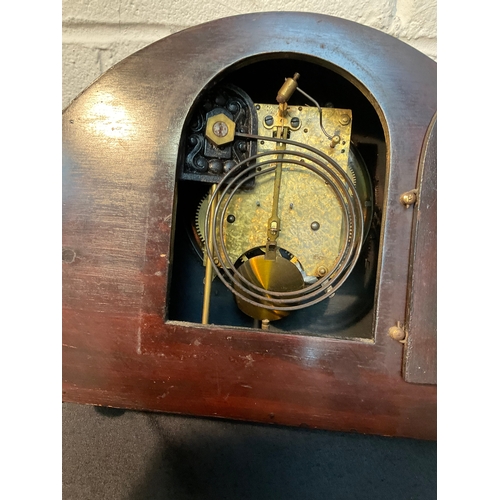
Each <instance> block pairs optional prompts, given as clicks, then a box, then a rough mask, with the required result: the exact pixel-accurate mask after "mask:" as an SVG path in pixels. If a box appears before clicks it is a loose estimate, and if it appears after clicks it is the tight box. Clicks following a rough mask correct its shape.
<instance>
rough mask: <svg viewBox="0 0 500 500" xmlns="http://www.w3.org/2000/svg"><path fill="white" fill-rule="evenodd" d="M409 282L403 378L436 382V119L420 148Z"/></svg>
mask: <svg viewBox="0 0 500 500" xmlns="http://www.w3.org/2000/svg"><path fill="white" fill-rule="evenodd" d="M418 192H419V198H418V202H417V205H416V207H415V220H414V231H413V244H412V251H411V256H410V279H409V282H408V293H409V300H408V313H407V324H406V328H407V341H406V345H405V363H404V378H405V380H406V381H407V382H413V383H418V384H436V383H437V281H436V277H437V119H436V117H434V118H433V120H432V123H431V125H430V126H429V133H428V136H427V137H426V140H425V143H424V147H423V149H422V161H421V166H420V172H419V182H418Z"/></svg>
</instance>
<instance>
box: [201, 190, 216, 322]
mask: <svg viewBox="0 0 500 500" xmlns="http://www.w3.org/2000/svg"><path fill="white" fill-rule="evenodd" d="M216 188H217V184H213V185H212V187H211V188H210V197H212V196H213V195H214V193H215V190H216ZM216 203H217V200H213V202H212V204H211V205H210V213H207V217H208V218H209V219H208V234H207V235H206V245H207V248H205V256H204V261H205V280H204V288H203V311H202V314H201V324H202V325H208V316H209V312H210V294H211V291H212V278H213V269H212V261H211V260H210V259H209V258H208V255H207V249H208V252H210V253H211V254H212V253H213V250H214V242H213V239H212V227H213V224H214V222H215V221H214V216H215V205H216Z"/></svg>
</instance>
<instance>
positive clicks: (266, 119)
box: [264, 115, 274, 127]
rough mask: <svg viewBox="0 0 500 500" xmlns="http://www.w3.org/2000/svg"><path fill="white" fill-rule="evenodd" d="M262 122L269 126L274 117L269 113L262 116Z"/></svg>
mask: <svg viewBox="0 0 500 500" xmlns="http://www.w3.org/2000/svg"><path fill="white" fill-rule="evenodd" d="M264 123H265V124H266V125H267V126H268V127H270V126H271V125H272V124H273V123H274V118H273V117H272V116H271V115H267V116H266V117H265V118H264Z"/></svg>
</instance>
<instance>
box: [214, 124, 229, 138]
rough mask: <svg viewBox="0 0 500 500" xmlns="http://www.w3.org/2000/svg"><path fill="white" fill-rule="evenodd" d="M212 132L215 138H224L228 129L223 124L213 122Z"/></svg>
mask: <svg viewBox="0 0 500 500" xmlns="http://www.w3.org/2000/svg"><path fill="white" fill-rule="evenodd" d="M212 130H213V132H214V134H215V135H216V136H217V137H226V135H227V134H228V132H229V128H228V126H227V125H226V124H225V123H224V122H215V123H214V125H213V127H212Z"/></svg>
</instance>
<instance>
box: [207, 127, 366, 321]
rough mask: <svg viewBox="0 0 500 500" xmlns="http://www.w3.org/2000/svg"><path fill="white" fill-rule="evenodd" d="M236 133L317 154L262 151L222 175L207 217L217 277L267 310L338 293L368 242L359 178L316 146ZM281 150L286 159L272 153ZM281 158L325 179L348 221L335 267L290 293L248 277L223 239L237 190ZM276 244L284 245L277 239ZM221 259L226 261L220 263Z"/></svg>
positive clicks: (293, 306)
mask: <svg viewBox="0 0 500 500" xmlns="http://www.w3.org/2000/svg"><path fill="white" fill-rule="evenodd" d="M236 135H237V136H238V137H245V138H249V139H255V140H260V141H273V142H276V143H284V144H287V145H291V146H296V147H300V148H302V149H305V150H307V151H309V152H311V153H313V154H314V155H311V154H309V153H305V152H302V151H295V150H289V149H285V150H276V149H275V150H268V151H263V152H261V153H258V154H255V155H253V156H250V157H249V158H247V159H245V160H243V161H241V162H240V163H238V164H236V165H235V166H234V167H233V168H232V169H231V170H230V171H229V172H228V173H227V174H226V175H225V176H224V177H223V178H222V180H221V181H220V183H219V184H218V185H217V187H216V189H215V191H214V193H213V194H212V196H211V197H210V200H209V202H208V207H207V214H210V213H211V207H212V205H213V204H214V203H216V205H215V213H214V216H213V223H212V224H211V225H209V217H208V216H207V218H206V219H205V234H206V235H208V234H209V231H211V239H212V242H213V251H211V250H210V248H208V245H206V253H207V256H208V258H209V259H210V261H211V263H212V267H213V269H214V270H215V272H216V274H217V276H218V277H219V279H220V280H221V281H222V282H223V283H224V285H225V286H226V287H227V288H229V290H231V292H232V293H234V294H235V295H237V296H238V297H240V298H241V299H243V300H245V301H246V302H248V303H250V304H252V305H254V306H257V307H261V308H264V309H268V310H274V311H293V310H297V309H302V308H304V307H309V306H311V305H313V304H316V303H318V302H320V301H322V300H324V299H327V298H329V297H331V296H333V295H334V294H335V292H336V291H337V290H338V288H339V287H340V286H341V285H342V284H343V283H344V282H345V280H346V279H347V277H348V276H349V274H350V273H351V271H352V269H353V268H354V265H355V264H356V261H357V260H358V257H359V254H360V252H361V246H362V242H363V207H362V204H361V201H360V199H359V196H358V193H357V192H356V188H355V186H354V183H353V182H352V180H351V179H350V178H349V176H348V174H347V173H346V172H345V171H344V170H343V169H342V167H341V166H340V165H339V164H338V163H337V162H336V161H335V160H334V159H333V158H331V157H329V156H328V155H326V154H325V153H323V152H322V151H320V150H318V149H316V148H314V147H312V146H309V145H307V144H303V143H300V142H296V141H292V140H290V139H283V138H274V137H266V136H260V135H254V134H244V133H236ZM281 154H282V155H284V156H285V157H286V158H285V157H284V158H270V157H271V156H273V157H275V156H276V155H281ZM297 158H298V159H297ZM254 162H257V163H254ZM278 163H281V164H289V165H298V166H300V167H305V168H307V169H308V170H311V171H312V172H314V173H315V174H316V175H318V176H319V177H320V178H321V179H323V180H324V182H325V183H326V184H327V185H329V186H330V187H331V188H332V190H333V192H334V193H335V195H336V197H337V199H338V201H339V202H340V207H341V210H342V217H343V221H344V222H345V224H346V227H347V228H348V230H347V231H346V232H345V238H344V241H343V244H342V249H341V251H340V254H339V255H340V258H338V259H337V263H336V265H335V266H334V268H333V269H332V270H331V271H330V272H328V273H326V274H325V275H324V276H323V277H322V278H320V279H318V280H317V281H316V282H314V283H311V284H308V285H307V286H305V287H303V288H301V289H299V290H294V291H289V292H275V291H271V290H267V289H265V288H263V287H260V286H258V285H256V284H254V283H252V282H250V281H249V280H247V279H246V278H245V277H244V276H243V275H242V274H241V273H240V272H239V271H238V269H237V268H236V267H235V266H234V264H233V263H232V262H231V258H230V257H229V254H228V251H227V248H226V245H225V243H224V239H225V238H224V220H225V218H226V212H227V209H228V206H229V203H230V201H231V199H232V197H233V196H234V194H235V193H236V192H237V191H238V189H240V188H241V187H242V185H243V184H245V183H246V182H248V181H249V180H251V179H253V178H255V177H257V176H259V175H266V174H269V173H270V172H273V171H275V170H276V165H277V164H278ZM217 221H219V222H218V224H217V223H216V222H217ZM278 241H279V238H278ZM276 244H277V245H278V246H279V244H278V242H276ZM217 262H219V263H224V264H223V265H221V266H220V267H219V265H217Z"/></svg>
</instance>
